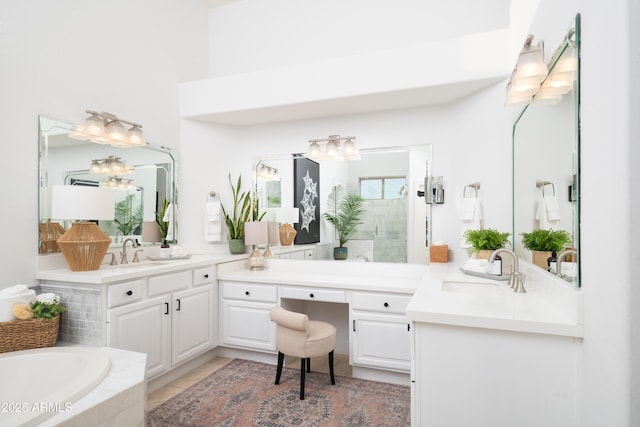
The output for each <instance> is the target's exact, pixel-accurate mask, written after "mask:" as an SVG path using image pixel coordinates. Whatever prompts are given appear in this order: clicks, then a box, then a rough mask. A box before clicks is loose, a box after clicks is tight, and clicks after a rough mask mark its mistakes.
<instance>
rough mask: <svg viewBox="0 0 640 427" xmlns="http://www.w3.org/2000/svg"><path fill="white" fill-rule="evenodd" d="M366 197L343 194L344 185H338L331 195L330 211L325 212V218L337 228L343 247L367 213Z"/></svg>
mask: <svg viewBox="0 0 640 427" xmlns="http://www.w3.org/2000/svg"><path fill="white" fill-rule="evenodd" d="M363 203H364V199H363V198H362V197H360V196H359V195H358V194H355V193H346V194H344V195H342V186H340V185H336V186H334V187H333V189H332V190H331V194H330V195H329V206H328V207H329V212H325V213H324V214H323V216H324V218H325V219H326V220H327V221H328V222H329V223H331V224H333V226H334V227H335V228H336V232H337V233H338V242H339V244H340V247H341V248H342V247H343V246H344V244H345V243H346V242H347V241H348V240H349V237H351V235H352V234H353V233H354V232H355V230H356V228H357V227H358V225H360V224H362V221H361V219H362V216H363V215H364V213H365V208H364V206H363Z"/></svg>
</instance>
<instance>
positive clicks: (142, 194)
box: [38, 116, 177, 253]
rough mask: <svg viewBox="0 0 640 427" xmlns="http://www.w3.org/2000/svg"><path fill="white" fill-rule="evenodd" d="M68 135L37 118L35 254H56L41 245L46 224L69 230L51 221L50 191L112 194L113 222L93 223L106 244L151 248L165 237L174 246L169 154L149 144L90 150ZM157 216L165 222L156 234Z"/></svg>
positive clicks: (66, 129)
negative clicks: (70, 188)
mask: <svg viewBox="0 0 640 427" xmlns="http://www.w3.org/2000/svg"><path fill="white" fill-rule="evenodd" d="M72 130H73V125H72V124H71V123H66V122H63V121H60V120H55V119H51V118H48V117H43V116H40V117H39V172H40V176H39V180H40V188H39V190H40V191H39V200H38V203H39V212H40V213H39V221H40V225H39V226H40V241H39V242H38V248H39V252H40V253H47V252H55V251H57V249H56V245H52V244H49V243H51V242H48V241H47V231H46V230H50V229H51V227H50V224H51V223H54V224H56V226H57V224H60V225H61V226H62V228H64V229H67V228H68V226H69V224H68V223H67V222H68V221H66V220H68V219H62V218H52V217H51V204H52V202H53V201H52V200H50V194H51V192H50V191H49V190H48V189H50V188H51V187H52V186H55V185H76V186H78V185H81V186H95V187H98V186H102V187H104V186H108V187H111V188H112V189H113V191H114V192H115V193H116V196H115V205H114V219H113V220H100V221H98V225H99V226H100V228H101V229H102V230H103V231H105V233H106V234H107V235H109V236H110V237H111V242H112V244H122V241H123V240H124V239H125V238H126V237H134V238H137V239H139V240H140V241H141V242H143V243H156V242H159V241H160V240H161V239H162V238H163V237H164V236H166V239H167V240H169V241H172V242H176V241H177V224H176V215H175V212H176V208H177V207H176V203H175V190H176V184H175V176H176V160H175V157H174V155H173V153H172V152H171V150H170V149H168V148H165V147H160V146H155V145H153V144H149V143H147V144H145V145H144V146H140V147H130V148H124V147H114V146H111V145H106V144H95V143H92V142H90V141H86V140H78V139H74V138H73V137H70V136H69V134H70V132H72ZM116 162H117V163H116ZM108 166H109V167H110V168H109V167H108ZM114 166H115V167H114ZM158 213H160V217H161V218H160V219H161V220H165V221H163V222H166V224H164V227H166V228H165V229H164V230H162V231H160V230H159V229H158V228H157V221H156V220H157V214H158ZM85 219H88V218H85ZM43 230H44V232H43ZM163 235H164V236H163Z"/></svg>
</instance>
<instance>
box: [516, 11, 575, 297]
mask: <svg viewBox="0 0 640 427" xmlns="http://www.w3.org/2000/svg"><path fill="white" fill-rule="evenodd" d="M579 58H580V16H579V15H578V16H576V19H575V22H574V23H572V25H571V27H570V29H569V31H568V32H567V37H566V39H565V40H564V42H563V43H562V44H561V45H560V46H559V47H558V48H557V49H556V50H555V53H554V55H553V56H552V59H551V60H550V72H549V76H552V75H553V71H554V70H556V71H559V72H564V70H563V69H561V68H560V67H563V66H564V65H563V64H566V63H567V62H565V61H566V60H569V62H572V63H573V64H575V70H573V71H571V72H572V73H573V87H572V89H571V90H570V91H569V92H568V93H566V94H564V95H563V96H562V97H561V98H560V99H556V101H555V102H551V103H549V102H544V103H542V102H541V103H539V102H536V98H535V97H534V101H533V102H531V103H530V104H529V105H527V106H525V107H524V109H523V110H522V113H521V114H520V116H519V117H518V118H517V120H516V122H515V124H514V126H513V200H514V205H513V237H514V241H513V247H514V250H515V252H516V253H517V254H518V256H520V257H522V258H524V259H527V260H531V261H532V262H533V263H534V264H536V265H538V266H539V267H540V268H544V269H547V265H546V259H547V258H548V257H549V256H551V253H546V254H545V253H537V251H536V252H534V251H531V250H529V249H528V248H526V247H525V245H524V244H523V236H522V233H532V232H533V231H535V230H540V229H544V230H552V231H562V230H563V231H566V232H567V233H568V234H569V236H570V242H568V243H567V244H565V245H563V248H562V250H561V251H565V250H570V251H575V252H567V253H566V254H565V255H566V259H563V261H564V262H563V263H562V264H563V266H562V271H560V272H559V273H560V274H559V275H560V276H561V277H562V278H564V279H565V280H567V281H569V282H571V283H573V284H574V285H575V286H577V287H579V286H580V264H579V262H578V260H579V258H580V257H579V252H580V197H579V195H580V179H579V178H580V169H579V164H580V123H579V119H580V114H579V108H580V96H579V95H580V85H579V83H580V78H579V75H580V67H579V64H580V60H579ZM567 72H568V71H567ZM549 78H551V77H547V79H549ZM557 255H559V253H557ZM540 260H542V261H540ZM552 266H553V264H552ZM551 270H553V268H552V269H551ZM549 274H551V273H549Z"/></svg>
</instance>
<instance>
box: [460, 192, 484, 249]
mask: <svg viewBox="0 0 640 427" xmlns="http://www.w3.org/2000/svg"><path fill="white" fill-rule="evenodd" d="M465 199H466V198H465ZM463 200H464V199H463ZM473 204H474V206H473V218H472V219H471V220H465V219H464V212H463V220H462V224H461V232H460V247H461V248H463V249H467V248H470V247H471V245H469V244H468V243H467V239H466V238H465V237H464V233H465V232H466V231H467V230H480V229H481V228H482V205H481V203H480V200H479V199H478V198H476V197H474V198H473Z"/></svg>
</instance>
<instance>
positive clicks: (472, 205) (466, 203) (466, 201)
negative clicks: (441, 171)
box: [462, 197, 477, 221]
mask: <svg viewBox="0 0 640 427" xmlns="http://www.w3.org/2000/svg"><path fill="white" fill-rule="evenodd" d="M476 201H477V198H476V197H465V198H463V199H462V220H463V221H473V217H474V216H475V211H476Z"/></svg>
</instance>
